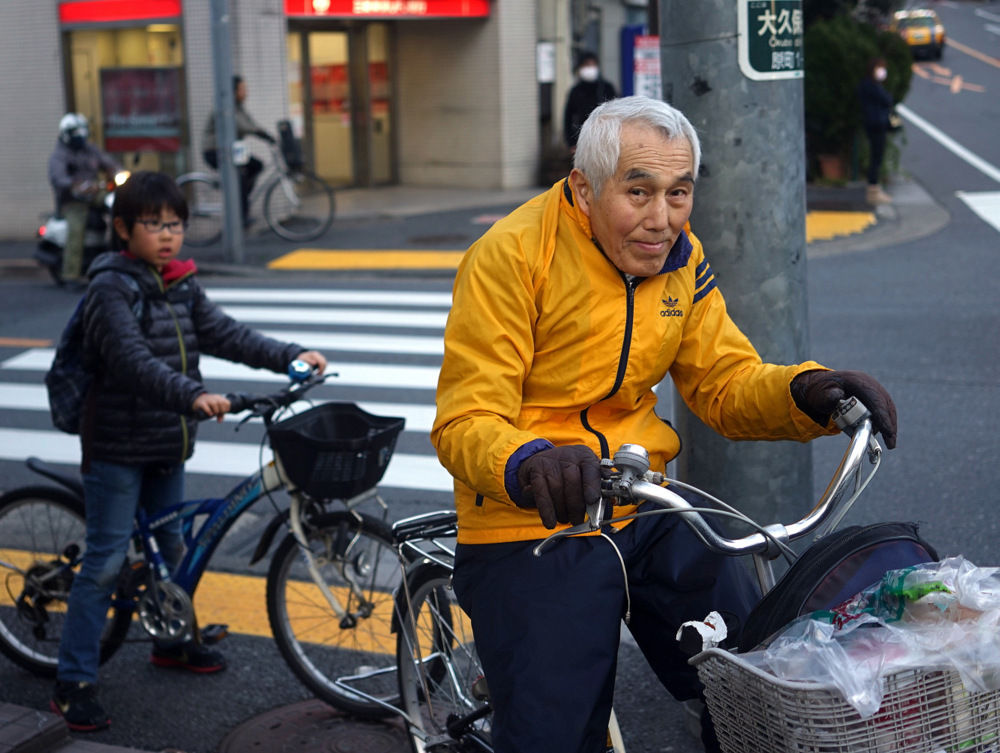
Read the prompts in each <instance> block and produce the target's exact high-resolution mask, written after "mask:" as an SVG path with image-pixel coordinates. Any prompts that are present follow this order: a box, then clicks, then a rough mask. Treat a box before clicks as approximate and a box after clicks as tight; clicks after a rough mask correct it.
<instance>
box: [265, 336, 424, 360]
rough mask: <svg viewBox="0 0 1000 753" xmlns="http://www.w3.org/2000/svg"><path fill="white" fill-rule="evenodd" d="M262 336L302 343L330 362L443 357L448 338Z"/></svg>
mask: <svg viewBox="0 0 1000 753" xmlns="http://www.w3.org/2000/svg"><path fill="white" fill-rule="evenodd" d="M259 331H260V332H261V334H264V335H267V336H268V337H273V338H274V339H275V340H281V341H283V342H290V343H298V344H299V345H301V346H303V347H305V348H310V349H312V350H322V351H324V352H325V354H326V356H327V357H328V358H329V356H330V353H336V352H338V351H349V352H357V353H393V354H397V355H413V356H443V355H444V338H443V337H441V336H440V335H439V336H438V337H421V336H418V335H413V336H410V337H398V336H394V335H378V334H374V333H365V334H363V335H359V334H355V333H350V332H334V333H328V332H315V331H310V330H282V329H262V330H259Z"/></svg>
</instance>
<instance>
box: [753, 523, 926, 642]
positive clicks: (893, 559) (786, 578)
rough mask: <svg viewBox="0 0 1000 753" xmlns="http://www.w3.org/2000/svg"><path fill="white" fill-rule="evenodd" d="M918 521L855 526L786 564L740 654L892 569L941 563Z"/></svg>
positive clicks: (762, 603) (759, 606) (757, 608)
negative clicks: (798, 618)
mask: <svg viewBox="0 0 1000 753" xmlns="http://www.w3.org/2000/svg"><path fill="white" fill-rule="evenodd" d="M937 561H938V555H937V551H936V550H935V549H934V547H933V546H931V545H930V544H929V543H927V541H925V540H924V539H923V537H921V536H920V532H919V526H918V525H917V524H916V523H875V524H872V525H867V526H851V527H850V528H844V529H842V530H840V531H834V532H833V533H831V534H829V535H827V536H824V537H823V538H822V539H820V540H819V541H817V542H816V543H815V544H813V545H812V546H811V547H809V549H807V550H806V551H805V552H803V554H802V555H801V556H800V557H799V558H798V559H797V560H796V561H795V563H794V564H793V565H792V566H791V567H790V568H788V571H787V572H786V573H785V574H784V575H783V576H782V577H781V579H780V580H779V581H778V582H777V583H776V584H775V586H774V588H772V589H771V590H770V591H768V592H767V594H766V595H765V596H764V598H763V599H761V600H760V602H759V603H758V604H757V606H755V607H754V608H753V610H752V611H751V612H750V615H749V616H748V617H747V620H746V623H745V625H744V626H743V630H742V632H741V634H740V644H739V651H740V653H743V652H746V651H750V650H752V649H754V648H756V647H758V646H759V645H760V644H761V643H763V642H764V641H766V640H767V639H768V638H770V637H771V636H772V635H774V634H775V633H776V632H778V631H779V630H781V628H783V627H785V625H787V624H788V623H790V622H791V621H792V620H794V619H795V618H796V617H801V616H802V615H804V614H809V613H810V612H815V611H817V610H828V609H832V608H833V607H835V606H837V605H839V604H842V603H844V602H845V601H847V600H848V599H850V598H851V597H852V596H854V595H855V594H858V593H860V592H861V591H864V590H865V589H866V588H868V586H870V585H872V584H874V583H876V582H877V581H879V580H880V579H881V578H882V576H883V575H885V574H886V573H887V572H889V571H890V570H899V569H901V568H904V567H910V566H912V565H919V564H921V563H923V562H937Z"/></svg>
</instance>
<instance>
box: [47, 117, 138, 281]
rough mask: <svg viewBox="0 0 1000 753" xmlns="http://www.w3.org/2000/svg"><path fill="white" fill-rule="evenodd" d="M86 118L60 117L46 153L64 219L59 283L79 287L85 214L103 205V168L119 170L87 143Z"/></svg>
mask: <svg viewBox="0 0 1000 753" xmlns="http://www.w3.org/2000/svg"><path fill="white" fill-rule="evenodd" d="M89 135H90V131H89V129H88V127H87V118H86V117H84V116H83V115H82V114H81V113H78V112H69V113H66V114H65V115H63V117H62V119H61V120H60V121H59V139H58V141H56V148H55V151H53V152H52V156H51V157H49V182H50V183H51V184H52V191H53V193H54V194H55V200H56V214H59V215H61V216H62V217H64V218H65V220H66V246H65V248H63V257H62V273H61V275H60V283H61V284H62V285H64V286H66V287H67V288H70V289H74V290H80V289H82V288H83V287H84V286H85V281H84V277H83V272H84V270H83V243H84V233H85V231H86V229H87V214H88V213H89V212H90V209H91V207H98V208H100V207H101V206H103V202H104V197H105V196H106V195H107V190H106V189H105V184H104V183H103V182H102V181H101V180H100V173H101V172H102V171H103V172H104V173H106V174H107V175H108V176H109V177H110V176H113V175H115V174H116V173H118V172H120V171H121V170H122V167H121V165H119V164H118V163H117V162H115V160H114V159H112V158H111V157H110V156H108V154H107V153H105V152H103V151H102V150H100V149H98V148H97V147H96V146H94V145H93V144H91V143H89V141H88V137H89Z"/></svg>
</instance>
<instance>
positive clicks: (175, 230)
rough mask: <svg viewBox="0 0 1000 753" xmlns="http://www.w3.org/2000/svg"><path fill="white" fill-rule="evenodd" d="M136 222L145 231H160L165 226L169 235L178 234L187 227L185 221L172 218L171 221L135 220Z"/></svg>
mask: <svg viewBox="0 0 1000 753" xmlns="http://www.w3.org/2000/svg"><path fill="white" fill-rule="evenodd" d="M136 223H137V224H139V225H142V226H143V227H144V228H146V232H147V233H153V234H154V235H155V234H156V233H162V232H163V229H164V228H166V229H167V230H169V231H170V234H171V235H180V234H181V233H183V232H184V230H185V229H186V228H187V223H186V222H181V221H180V220H174V221H173V222H163V221H161V220H136Z"/></svg>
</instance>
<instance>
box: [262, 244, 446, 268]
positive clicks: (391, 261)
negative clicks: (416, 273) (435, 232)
mask: <svg viewBox="0 0 1000 753" xmlns="http://www.w3.org/2000/svg"><path fill="white" fill-rule="evenodd" d="M464 255H465V252H464V251H335V250H329V249H311V248H302V249H299V250H298V251H292V252H291V253H289V254H285V255H284V256H282V257H279V258H278V259H275V260H274V261H272V262H270V263H269V264H268V265H267V266H268V269H458V264H459V262H461V261H462V256H464Z"/></svg>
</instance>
